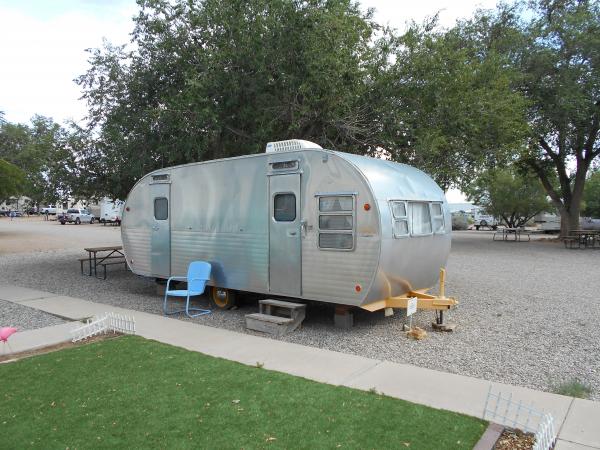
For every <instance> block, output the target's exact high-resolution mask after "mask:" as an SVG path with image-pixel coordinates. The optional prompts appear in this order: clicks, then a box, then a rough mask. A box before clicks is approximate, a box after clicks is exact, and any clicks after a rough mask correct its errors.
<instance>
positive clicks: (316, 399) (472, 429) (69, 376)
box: [0, 336, 486, 449]
mask: <svg viewBox="0 0 600 450" xmlns="http://www.w3.org/2000/svg"><path fill="white" fill-rule="evenodd" d="M0 380H1V383H0V436H1V437H0V447H1V448H7V449H25V448H40V449H66V448H69V449H85V448H111V449H113V448H119V449H125V448H127V449H132V448H165V449H180V448H214V449H226V448H232V449H234V448H235V449H241V448H244V449H252V448H274V449H275V448H288V449H295V448H304V449H320V448H360V449H371V448H377V449H381V448H409V449H453V448H460V449H471V448H472V447H473V445H474V444H475V443H476V442H477V440H478V439H479V437H480V436H481V434H482V433H483V431H484V430H485V427H486V423H485V422H484V421H482V420H478V419H475V418H472V417H468V416H463V415H460V414H455V413H451V412H447V411H442V410H436V409H432V408H427V407H424V406H420V405H415V404H412V403H409V402H405V401H402V400H396V399H393V398H389V397H385V396H381V395H377V394H373V393H370V392H363V391H358V390H354V389H349V388H345V387H337V386H331V385H327V384H321V383H317V382H314V381H309V380H306V379H303V378H298V377H294V376H291V375H286V374H282V373H278V372H272V371H268V370H265V369H260V368H255V367H248V366H244V365H242V364H238V363H234V362H231V361H226V360H222V359H218V358H213V357H210V356H205V355H202V354H199V353H194V352H190V351H187V350H183V349H180V348H176V347H171V346H169V345H165V344H161V343H158V342H154V341H149V340H145V339H143V338H140V337H133V336H128V337H121V338H118V339H111V340H105V341H101V342H97V343H93V344H89V345H82V346H79V347H74V348H70V349H67V350H62V351H58V352H54V353H48V354H45V355H39V356H35V357H31V358H27V359H23V360H21V361H17V362H14V363H10V364H1V365H0ZM398 382H399V383H401V382H402V381H401V380H398Z"/></svg>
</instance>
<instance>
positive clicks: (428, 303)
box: [361, 269, 458, 311]
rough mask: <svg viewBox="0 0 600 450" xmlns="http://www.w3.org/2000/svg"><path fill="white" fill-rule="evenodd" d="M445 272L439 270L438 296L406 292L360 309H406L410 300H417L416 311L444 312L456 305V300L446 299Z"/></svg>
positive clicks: (421, 292) (422, 292)
mask: <svg viewBox="0 0 600 450" xmlns="http://www.w3.org/2000/svg"><path fill="white" fill-rule="evenodd" d="M445 282H446V270H445V269H440V295H437V296H436V295H431V294H427V293H426V292H424V291H408V292H407V293H406V294H403V295H399V296H397V297H388V298H386V299H383V300H377V301H376V302H373V303H368V304H366V305H362V306H361V308H362V309H366V310H367V311H379V310H381V309H385V308H406V307H407V305H408V300H409V299H410V298H414V297H416V298H417V309H427V310H436V311H446V310H448V309H451V308H453V307H454V306H456V305H458V300H456V299H455V298H454V297H446V295H445V289H444V288H445V286H444V284H445Z"/></svg>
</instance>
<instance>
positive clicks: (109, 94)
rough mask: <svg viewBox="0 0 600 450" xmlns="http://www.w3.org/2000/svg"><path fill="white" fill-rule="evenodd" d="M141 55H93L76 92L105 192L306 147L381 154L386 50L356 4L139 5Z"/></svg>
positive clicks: (110, 49)
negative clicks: (233, 159) (291, 146)
mask: <svg viewBox="0 0 600 450" xmlns="http://www.w3.org/2000/svg"><path fill="white" fill-rule="evenodd" d="M140 7H141V10H140V12H139V14H138V16H137V17H136V19H135V30H134V33H133V41H134V43H135V45H136V48H135V50H132V51H128V50H126V49H125V47H115V46H111V45H108V44H107V45H106V46H105V48H104V49H102V50H94V51H93V52H92V55H91V58H90V69H89V70H88V71H87V73H86V74H84V75H83V76H81V77H80V78H79V80H78V82H79V84H80V85H81V86H82V88H83V91H84V98H85V99H86V100H87V102H88V104H89V107H90V120H91V125H92V126H94V127H98V129H99V130H100V131H99V139H98V140H97V141H96V143H95V149H94V150H93V151H91V153H90V154H88V156H89V157H90V160H91V161H92V162H91V163H90V169H91V170H92V172H95V173H96V174H97V176H98V184H99V185H101V186H103V187H104V189H105V190H110V191H112V193H113V194H114V195H117V196H121V197H122V196H124V195H126V194H127V191H128V190H129V189H130V188H131V186H132V184H133V183H134V182H135V181H136V180H137V179H138V178H139V177H141V176H142V175H144V174H145V173H147V172H149V171H151V170H153V169H156V168H159V167H164V166H169V165H174V164H181V163H186V162H191V161H201V160H206V159H215V158H222V157H228V156H236V155H240V154H248V153H256V152H261V151H263V149H264V146H265V143H266V142H268V141H270V140H281V139H288V138H292V137H302V138H305V139H310V140H313V141H315V142H317V143H319V144H322V145H323V146H325V147H329V148H344V149H346V150H348V151H353V152H360V153H366V152H368V151H372V150H375V149H376V148H377V147H378V146H379V144H380V140H379V136H378V135H377V128H375V127H373V125H374V124H375V123H376V122H377V116H378V113H379V111H380V109H381V108H378V104H377V101H376V99H374V98H373V97H372V95H371V89H370V86H371V84H372V81H371V79H372V76H374V74H376V73H377V72H378V71H379V70H381V68H380V66H381V65H382V64H383V65H384V66H385V61H386V60H387V55H386V47H385V46H380V45H373V43H374V38H373V36H374V33H375V31H376V30H378V27H377V25H376V24H374V23H373V22H372V20H371V14H370V13H366V14H365V13H362V12H361V10H360V8H359V6H358V4H356V3H354V2H351V1H348V0H329V1H321V0H315V1H310V2H290V1H286V0H276V1H266V0H251V1H248V2H241V1H232V2H225V3H224V2H220V1H216V0H208V1H205V2H202V3H199V2H187V1H178V2H170V1H163V0H147V1H141V2H140Z"/></svg>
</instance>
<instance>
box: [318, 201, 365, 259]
mask: <svg viewBox="0 0 600 450" xmlns="http://www.w3.org/2000/svg"><path fill="white" fill-rule="evenodd" d="M318 200H319V205H318V206H319V242H318V245H319V248H320V249H321V250H353V249H354V230H355V228H356V218H355V211H354V203H355V202H354V196H353V195H322V196H319V197H318Z"/></svg>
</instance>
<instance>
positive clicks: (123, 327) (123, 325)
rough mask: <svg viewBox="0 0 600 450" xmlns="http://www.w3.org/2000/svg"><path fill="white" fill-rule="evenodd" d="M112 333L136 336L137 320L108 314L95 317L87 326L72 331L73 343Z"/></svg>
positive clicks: (111, 313)
mask: <svg viewBox="0 0 600 450" xmlns="http://www.w3.org/2000/svg"><path fill="white" fill-rule="evenodd" d="M110 332H112V333H124V334H135V318H134V317H127V316H122V315H121V314H116V313H113V312H108V313H104V314H103V315H102V316H100V317H94V320H89V319H88V321H87V323H86V324H85V325H83V326H81V327H79V328H76V329H74V330H71V336H72V337H73V338H72V342H78V341H81V340H83V339H87V338H90V337H92V336H98V335H100V334H106V333H110Z"/></svg>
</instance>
